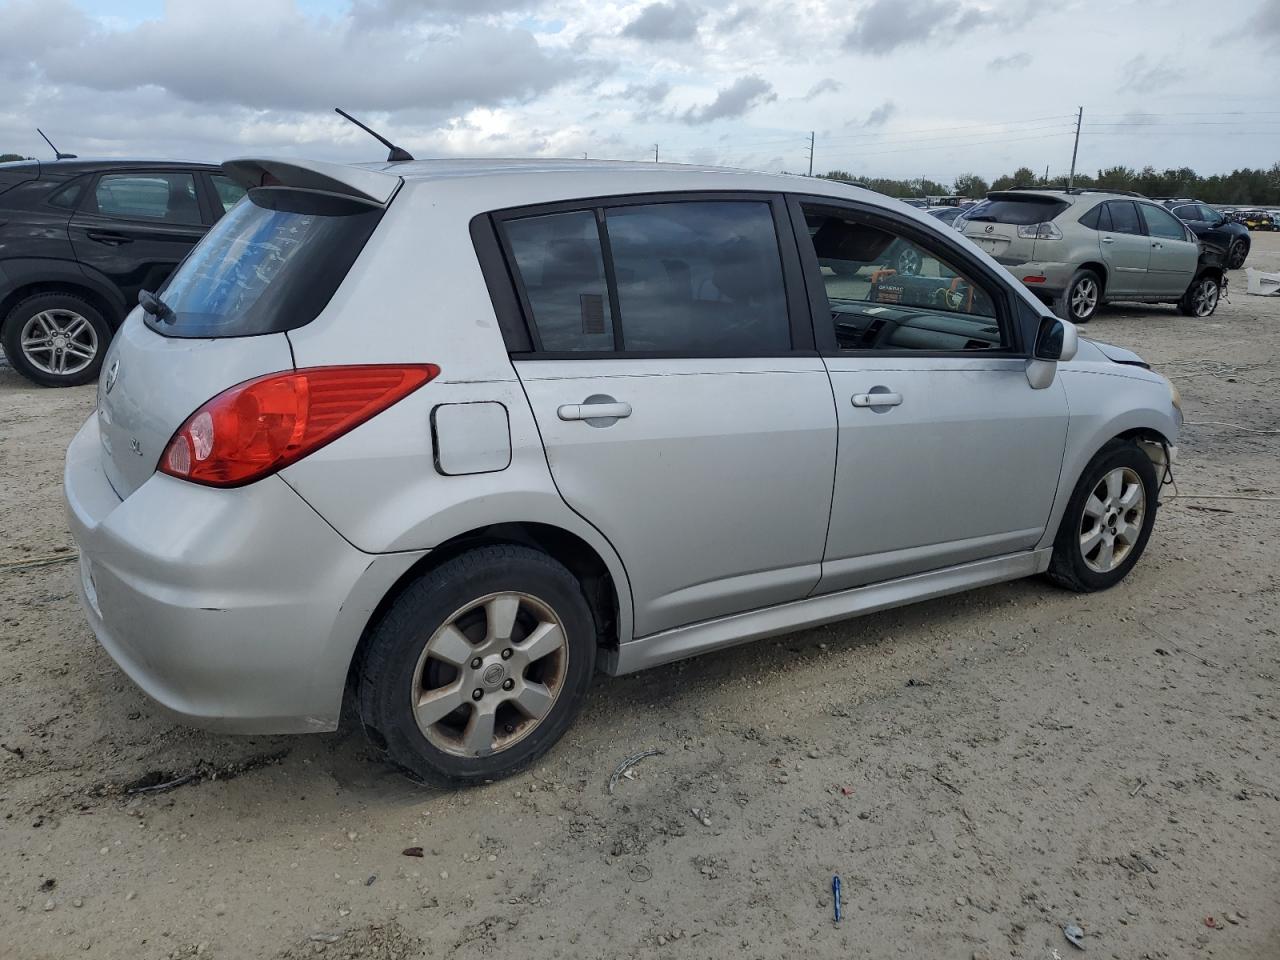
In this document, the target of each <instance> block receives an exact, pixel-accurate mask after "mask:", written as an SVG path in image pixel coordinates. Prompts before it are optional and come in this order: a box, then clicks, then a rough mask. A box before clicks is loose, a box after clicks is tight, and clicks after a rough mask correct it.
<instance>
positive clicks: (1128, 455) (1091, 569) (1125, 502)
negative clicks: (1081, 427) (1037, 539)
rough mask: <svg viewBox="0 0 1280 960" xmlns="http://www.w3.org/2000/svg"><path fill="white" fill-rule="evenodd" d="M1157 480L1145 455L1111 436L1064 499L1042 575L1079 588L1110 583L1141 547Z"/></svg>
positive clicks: (1151, 518) (1153, 505) (1118, 577)
mask: <svg viewBox="0 0 1280 960" xmlns="http://www.w3.org/2000/svg"><path fill="white" fill-rule="evenodd" d="M1159 486H1160V482H1159V479H1158V478H1157V476H1156V469H1155V466H1154V465H1153V464H1152V462H1151V458H1150V457H1148V456H1147V455H1146V454H1145V453H1143V452H1142V450H1141V448H1139V447H1138V445H1137V444H1136V443H1134V442H1132V441H1130V440H1112V441H1111V442H1110V443H1108V444H1107V445H1106V446H1105V447H1103V448H1102V450H1100V451H1099V452H1098V455H1097V456H1095V457H1094V458H1093V460H1091V461H1090V462H1089V465H1088V466H1087V467H1086V468H1085V470H1084V473H1083V474H1082V475H1081V477H1080V482H1079V483H1077V484H1076V488H1075V491H1074V492H1073V493H1072V495H1071V499H1070V501H1068V503H1067V509H1066V512H1065V513H1064V514H1063V516H1062V523H1061V524H1060V525H1059V527H1058V535H1057V537H1056V538H1055V540H1054V544H1053V558H1052V560H1051V561H1050V563H1049V569H1048V571H1047V572H1046V573H1047V576H1048V577H1049V579H1050V580H1052V581H1053V582H1054V583H1057V584H1058V585H1059V586H1062V587H1066V588H1067V589H1068V590H1075V591H1078V592H1080V593H1088V592H1092V591H1094V590H1105V589H1107V588H1108V587H1113V586H1115V585H1116V584H1117V583H1119V582H1120V581H1121V580H1123V579H1124V578H1125V576H1127V575H1128V573H1129V571H1130V570H1132V569H1133V565H1134V564H1135V563H1137V562H1138V558H1139V557H1141V556H1142V551H1143V550H1145V549H1146V546H1147V540H1148V539H1150V537H1151V529H1152V527H1153V526H1154V525H1155V521H1156V504H1157V493H1158V491H1159Z"/></svg>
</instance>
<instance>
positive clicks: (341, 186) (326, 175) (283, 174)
mask: <svg viewBox="0 0 1280 960" xmlns="http://www.w3.org/2000/svg"><path fill="white" fill-rule="evenodd" d="M222 169H223V170H224V171H225V172H226V174H227V176H229V177H230V178H231V179H232V180H234V181H236V182H237V183H239V184H240V185H241V186H243V187H245V188H246V189H251V188H253V187H263V186H284V187H299V188H301V189H304V190H323V191H325V192H326V193H340V194H343V195H344V196H348V197H355V198H357V199H359V200H367V201H369V202H371V203H376V204H378V205H379V206H386V205H387V204H388V203H389V202H390V201H391V198H392V196H394V195H395V192H396V190H397V189H398V188H399V186H400V184H401V182H402V181H401V180H400V178H399V177H397V176H395V175H394V174H390V173H381V172H379V171H377V170H362V169H361V168H360V167H351V166H347V165H346V164H341V163H324V162H322V161H318V160H283V159H275V158H272V157H240V158H238V159H236V160H228V161H226V162H225V163H224V164H223V165H222Z"/></svg>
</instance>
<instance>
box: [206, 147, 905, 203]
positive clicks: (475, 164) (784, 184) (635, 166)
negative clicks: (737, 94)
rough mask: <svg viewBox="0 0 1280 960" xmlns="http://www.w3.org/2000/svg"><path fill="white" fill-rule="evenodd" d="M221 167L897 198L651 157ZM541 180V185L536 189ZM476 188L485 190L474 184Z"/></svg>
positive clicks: (319, 183)
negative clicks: (647, 159)
mask: <svg viewBox="0 0 1280 960" xmlns="http://www.w3.org/2000/svg"><path fill="white" fill-rule="evenodd" d="M222 168H223V170H224V171H226V172H227V173H228V174H230V175H231V176H232V177H233V178H235V179H237V180H239V181H240V182H241V183H242V184H244V185H245V186H250V187H252V186H256V185H258V184H259V183H265V182H269V181H268V179H267V178H275V179H276V180H278V181H280V182H283V183H288V184H290V185H293V186H304V187H311V188H313V189H325V190H332V189H339V190H340V191H341V192H353V193H355V194H356V195H358V196H362V197H365V198H366V199H369V200H373V201H374V202H376V203H386V202H387V201H388V200H389V199H390V197H391V195H392V194H393V193H394V192H395V188H396V187H397V186H398V185H399V184H400V183H401V181H403V182H405V183H406V184H407V185H411V184H412V185H420V186H423V187H430V186H431V185H433V184H444V183H448V184H451V185H456V184H457V183H458V182H459V181H463V180H483V179H487V180H489V181H490V182H492V183H494V184H496V183H497V182H498V181H501V182H503V183H504V184H506V185H508V186H514V184H513V181H515V182H516V183H519V184H521V185H523V186H527V187H528V188H529V189H528V191H527V192H528V193H529V194H530V195H533V194H539V193H541V194H544V195H546V196H544V200H547V199H552V195H553V194H555V195H559V198H560V199H570V198H577V197H590V196H613V195H624V194H641V193H658V192H696V191H701V190H719V191H724V190H733V191H744V192H745V191H762V192H783V191H785V192H789V193H810V194H818V195H823V196H830V197H835V198H848V199H858V200H862V201H864V202H869V203H874V204H877V205H880V206H885V205H896V204H897V201H896V200H893V199H892V198H890V197H886V196H884V195H883V194H879V193H875V192H874V191H871V190H868V189H866V188H865V187H861V186H854V185H852V184H848V183H843V182H840V181H836V180H826V179H821V178H817V177H805V176H801V175H799V174H786V173H760V172H758V171H754V170H741V169H735V168H731V167H705V166H694V165H692V164H682V163H648V162H640V161H627V160H566V159H559V160H557V159H530V160H518V159H483V160H480V159H473V160H460V159H451V160H403V161H392V162H387V161H383V162H380V163H356V164H335V163H329V162H327V161H318V160H303V159H297V158H292V157H239V158H236V159H233V160H228V161H226V162H225V163H223V165H222ZM535 187H536V188H535ZM475 192H476V193H477V194H485V193H487V192H488V191H486V190H484V189H477V190H476V191H475Z"/></svg>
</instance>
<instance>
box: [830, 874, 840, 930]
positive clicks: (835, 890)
mask: <svg viewBox="0 0 1280 960" xmlns="http://www.w3.org/2000/svg"><path fill="white" fill-rule="evenodd" d="M831 898H832V899H833V900H834V901H835V905H836V923H839V922H840V874H838V873H837V874H836V875H835V876H833V877H832V878H831Z"/></svg>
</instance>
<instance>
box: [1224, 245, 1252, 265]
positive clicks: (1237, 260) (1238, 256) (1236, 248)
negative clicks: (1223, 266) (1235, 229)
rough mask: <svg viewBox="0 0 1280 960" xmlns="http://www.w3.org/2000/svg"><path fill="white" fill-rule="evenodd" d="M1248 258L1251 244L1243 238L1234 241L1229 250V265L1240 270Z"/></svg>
mask: <svg viewBox="0 0 1280 960" xmlns="http://www.w3.org/2000/svg"><path fill="white" fill-rule="evenodd" d="M1247 259H1249V244H1247V243H1245V242H1244V241H1243V240H1234V241H1232V243H1231V249H1230V250H1228V251H1227V267H1228V268H1230V269H1232V270H1239V269H1240V268H1241V267H1243V266H1244V262H1245V260H1247Z"/></svg>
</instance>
